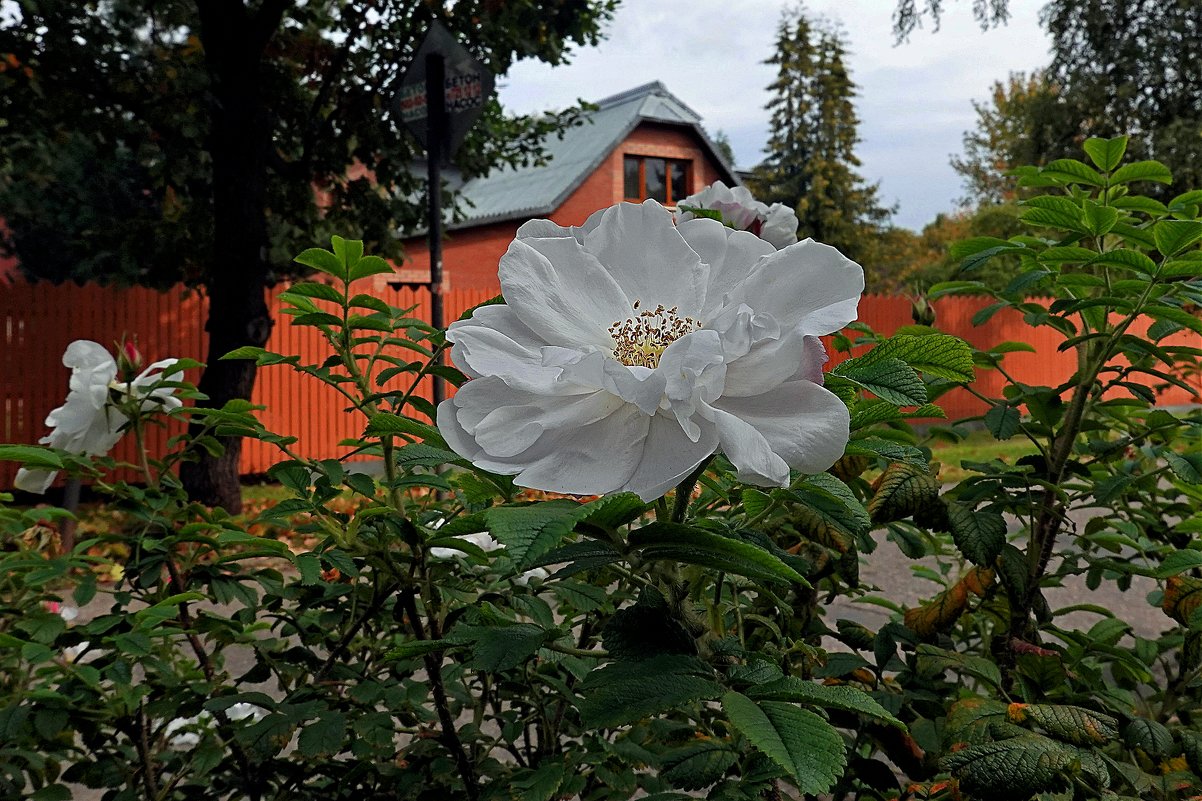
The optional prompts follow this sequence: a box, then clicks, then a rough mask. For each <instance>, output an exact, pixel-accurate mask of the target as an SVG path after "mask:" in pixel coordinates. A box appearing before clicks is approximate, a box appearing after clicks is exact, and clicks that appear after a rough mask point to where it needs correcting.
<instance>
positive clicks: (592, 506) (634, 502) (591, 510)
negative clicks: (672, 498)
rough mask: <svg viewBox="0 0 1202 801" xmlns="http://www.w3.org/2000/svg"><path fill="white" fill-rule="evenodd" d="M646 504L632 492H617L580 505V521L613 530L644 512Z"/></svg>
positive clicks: (636, 518) (646, 507)
mask: <svg viewBox="0 0 1202 801" xmlns="http://www.w3.org/2000/svg"><path fill="white" fill-rule="evenodd" d="M647 509H648V506H647V504H645V503H643V501H642V499H641V498H639V496H638V495H635V494H634V493H633V492H619V493H616V494H614V495H606V496H605V497H603V498H598V499H597V500H595V501H589V502H588V503H586V504H584V505H583V506H582V507H580V523H582V524H588V525H593V526H598V527H600V528H603V529H606V530H609V531H613V530H615V529H617V528H618V527H619V526H624V525H626V524H627V523H630V522H632V521H634V520H638V518H639V517H640V516H641V515H642V514H643V513H644V512H646V511H647Z"/></svg>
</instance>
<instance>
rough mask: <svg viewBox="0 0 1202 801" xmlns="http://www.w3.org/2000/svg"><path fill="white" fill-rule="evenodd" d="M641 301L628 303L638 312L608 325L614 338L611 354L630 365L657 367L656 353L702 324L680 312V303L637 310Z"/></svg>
mask: <svg viewBox="0 0 1202 801" xmlns="http://www.w3.org/2000/svg"><path fill="white" fill-rule="evenodd" d="M639 304H640V301H637V300H636V301H635V302H634V304H633V306H632V307H631V308H632V309H633V310H634V311H636V312H638V314H636V315H634V316H632V317H627V318H626V319H625V320H621V321H614V324H613V325H611V326H610V327H609V333H610V336H612V337H613V338H614V358H615V359H617V360H618V361H620V362H621V363H622V364H625V365H627V366H629V367H650V368H651V369H653V370H654V369H655V368H656V367H659V357H660V356H662V355H663V352H664V351H665V350H667V348H668V346H669V345H671V344H672V343H673V342H675V341H676V340H678V339H680V338H681V337H682V336H684V335H685V334H691V333H693V332H694V331H696V330H697V329H699V328H701V323H699V322H698V321H696V320H694V319H693V318H692V317H688V316H681V314H680V307H679V306H673V307H672V308H670V309H665V308H664V305H663V304H662V303H661V304H659V305H658V306H656V307H655V309H654V310H652V309H644V310H643V311H641V312H640V311H638V309H639Z"/></svg>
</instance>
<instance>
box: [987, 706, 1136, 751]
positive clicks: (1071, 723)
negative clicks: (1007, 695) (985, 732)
mask: <svg viewBox="0 0 1202 801" xmlns="http://www.w3.org/2000/svg"><path fill="white" fill-rule="evenodd" d="M1009 717H1010V720H1011V721H1012V722H1014V723H1034V724H1035V725H1037V726H1039V727H1040V728H1041V729H1043V730H1044V731H1046V732H1047V733H1048V734H1050V735H1052V736H1053V737H1056V738H1058V739H1061V740H1064V741H1065V742H1069V743H1073V744H1074V745H1105V744H1106V743H1108V742H1110V741H1111V740H1113V739H1115V738H1116V737H1118V736H1119V730H1118V721H1117V720H1115V719H1114V718H1113V717H1111V716H1110V715H1107V714H1104V713H1102V712H1095V711H1093V710H1092V709H1085V708H1083V707H1079V706H1072V705H1070V704H1011V705H1010V709H1009Z"/></svg>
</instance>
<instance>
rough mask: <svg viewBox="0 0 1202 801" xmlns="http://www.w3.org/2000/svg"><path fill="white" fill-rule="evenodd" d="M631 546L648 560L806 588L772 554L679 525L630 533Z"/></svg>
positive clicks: (659, 525)
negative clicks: (677, 563)
mask: <svg viewBox="0 0 1202 801" xmlns="http://www.w3.org/2000/svg"><path fill="white" fill-rule="evenodd" d="M629 542H630V547H631V548H632V549H633V550H635V551H637V552H638V554H639V556H640V557H641V558H643V559H647V560H666V561H671V562H679V563H682V564H688V565H700V566H702V567H709V568H712V569H714V570H721V571H724V572H726V573H733V574H734V575H737V576H746V577H748V578H754V579H759V580H761V581H770V582H778V583H786V584H801V585H803V586H809V582H807V581H806V580H805V578H804V577H803V576H802V575H801V574H800V573H798V572H797V571H796V570H794V569H793V568H791V567H789V566H788V565H787V564H785V563H784V562H783V561H781V559H780V558H779V557H778V556H776V555H775V554H772V553H769V552H768V551H766V550H764V549H763V548H759V547H757V546H755V545H752V544H751V543H748V542H744V541H742V540H736V539H731V538H729V537H723V536H722V535H720V534H715V533H713V532H711V531H707V530H705V529H701V528H694V527H692V526H685V525H681V524H679V523H652V524H650V525H648V526H644V527H643V528H640V529H638V530H636V531H633V532H631V534H630V538H629Z"/></svg>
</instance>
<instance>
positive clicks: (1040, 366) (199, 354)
mask: <svg viewBox="0 0 1202 801" xmlns="http://www.w3.org/2000/svg"><path fill="white" fill-rule="evenodd" d="M281 289H282V287H281ZM279 291H280V290H279V289H277V290H276V291H275V292H273V293H272V296H271V300H270V308H271V310H272V316H273V318H274V319H275V320H276V326H275V329H274V331H273V333H272V336H271V341H270V342H269V343H268V349H269V350H273V351H276V352H278V353H285V354H299V355H300V356H301V359H302V361H304V362H307V363H315V362H316V363H320V362H321V361H322V360H324V358H325V357H326V356H327V355H328V351H327V349H326V347H325V346H324V344H323V342H322V340H321V337H320V334H319V333H318V332H317V331H316V330H314V329H312V328H301V327H293V326H290V325H289V324H288V320H289V318H288V317H287V316H286V315H281V314H280V313H279V311H280V303H279V301H278V299H277V296H278V293H279ZM492 294H493V293H491V292H489V291H487V290H461V291H454V292H451V293H448V295H447V297H446V316H447V319H448V320H454V319H456V318H457V317H458V316H459V315H460V314H461V313H462V312H463V310H465V309H468V308H471V307H472V306H474V305H476V304H478V303H480V302H482V301H484V300H486V299H487V298H488V297H490V296H491V295H492ZM383 299H384V300H385V301H387V302H388V303H391V304H392V305H394V306H416V307H417V308H416V309H415V311H414V316H418V317H422V318H425V319H428V315H429V292H428V291H427V290H424V289H423V290H417V291H413V290H408V289H405V290H397V291H393V292H391V295H390V296H389V297H384V298H383ZM987 302H988V301H987V300H986V299H977V298H945V299H942V300H940V301H937V302H936V303H935V309H936V313H937V315H938V326H939V328H940V329H942V330H944V331H947V332H949V333H953V334H956V335H957V336H961V337H963V338H965V339H967V340H968V341H969V342H971V343H973V344H974V345H976V346H978V347H987V346H989V345H993V344H996V343H998V342H1001V341H1004V340H1016V341H1021V342H1026V343H1028V344H1030V345H1032V346H1033V347H1034V348H1035V349H1036V351H1037V352H1036V353H1013V354H1010V355H1009V356H1007V358H1006V361H1005V364H1006V367H1007V369H1008V371H1009V372H1010V374H1011V375H1013V376H1014V377H1015V378H1016V379H1018V380H1020V381H1023V382H1026V383H1030V384H1043V385H1056V384H1058V383H1060V382H1061V381H1063V380H1064V379H1065V378H1067V377H1068V376H1069V375H1071V374H1072V372H1073V370H1074V368H1075V364H1074V363H1073V355H1072V354H1071V353H1067V352H1066V353H1061V352H1058V351H1057V350H1056V348H1057V346H1058V345H1059V344H1060V342H1061V338H1060V337H1059V336H1058V335H1057V334H1055V332H1053V331H1052V330H1051V329H1049V328H1040V329H1033V328H1030V327H1029V326H1026V325H1025V324H1024V323H1023V322H1022V319H1021V316H1020V315H1018V314H1016V313H1014V312H1011V311H1003V312H1002V313H1000V314H998V315H996V316H994V317H993V318H992V319H991V320H990V321H989V323H988V324H987V325H985V326H983V327H980V328H975V327H973V326H972V323H971V319H972V316H973V314H974V313H975V312H976V311H977V310H978V309H980V308H981V307H982V306H984V305H985V304H986V303H987ZM206 313H207V301H206V299H205V297H204V295H203V294H202V293H200V292H198V291H195V290H188V289H184V288H176V289H173V290H171V291H168V292H156V291H154V290H150V289H136V288H135V289H116V288H111V287H99V286H93V285H88V286H82V287H81V286H76V285H74V284H65V285H62V286H52V285H50V284H48V283H37V284H29V283H25V282H23V281H16V282H14V283H12V284H10V285H7V286H6V285H4V283H3V281H2V280H0V337H2V340H0V442H7V443H33V442H36V441H37V439H38V438H39V437H41V436H42V435H43V434H45V425H44V422H43V421H44V420H45V417H46V414H47V413H48V412H49V411H50V410H51V409H53V408H54V407H55V406H58V405H59V404H61V403H62V402H63V398H64V397H65V396H66V391H67V378H68V373H67V370H66V369H65V368H63V367H62V361H61V360H62V354H63V351H64V350H65V349H66V346H67V344H68V343H70V342H71V341H72V340H75V339H92V340H95V341H96V342H99V343H101V344H104V345H106V346H107V345H110V344H111V343H112V342H114V341H115V340H117V339H119V338H121V337H122V336H123V335H125V334H130V335H134V334H136V335H137V337H138V341H139V343H140V345H141V348H142V351H143V352H144V353H145V354H146V356H147V359H148V360H150V359H160V358H164V357H167V356H181V357H191V358H194V359H198V360H203V359H204V358H205V355H206V347H207V337H206V335H205V332H204V320H205V316H206ZM860 319H861V320H863V321H865V322H867V323H868V324H869V325H871V326H872V327H873V328H874V329H876V330H877V331H880V332H882V333H892V332H893V331H895V330H896V329H897V328H898V327H899V326H902V325H907V324H909V323H910V322H911V320H910V304H909V301H908V300H906V299H904V298H900V297H896V296H891V297H881V296H867V297H865V298H864V300H863V302H862V303H861V305H860ZM1142 332H1143V331H1142V329H1135V330H1132V333H1135V334H1140V333H1142ZM1169 341H1171V342H1177V343H1179V344H1181V343H1188V344H1191V345H1195V346H1197V345H1199V344H1200V343H1199V337H1198V336H1197V335H1196V334H1194V333H1192V332H1185V333H1180V334H1177V335H1175V336H1174V337H1173V338H1171V339H1170V340H1169ZM837 358H838V357H837V356H836V360H837ZM978 375H979V383H978V385H977V386H978V389H979V390H980V391H981V392H983V393H984V394H986V395H989V396H993V397H998V396H999V395H1000V391H1001V386H1002V384H1003V380H1002V377H1001V376H1000V375H998V374H997V373H996V371H980V372H979V373H978ZM189 378H190V379H191V380H193V381H195V380H196V379H197V376H196V375H190V376H189ZM1183 378H1185V379H1186V380H1187V381H1189V383H1190V384H1191V385H1193V386H1196V387H1198V388H1199V390H1198V391H1197V392H1195V393H1194V395H1193V396H1191V395H1190V394H1189V393H1187V392H1185V391H1184V390H1182V389H1179V388H1170V389H1169V390H1168V391H1167V392H1165V393H1163V394H1162V396H1161V402H1162V403H1164V404H1178V403H1191V402H1198V401H1199V400H1200V399H1202V397H1200V396H1202V380H1200V378H1199V376H1198V375H1196V374H1195V375H1192V376H1183ZM427 397H428V395H427ZM253 401H254V402H255V403H257V404H263V405H265V406H266V407H267V409H266V411H264V412H262V413H261V419H262V420H263V422H264V424H265V425H266V426H267V427H268V428H269V429H270V430H272V431H275V432H277V433H280V434H288V435H292V436H296V437H298V438H299V441H298V442H297V444H296V446H295V450H296V451H297V452H298V453H300V454H302V455H305V456H314V457H322V458H326V457H337V456H340V455H344V454H345V453H346V452H347V449H346V448H342V447H339V446H338V442H339V441H340V440H343V439H348V438H352V437H356V436H358V434H360V433H361V431H362V428H363V419H362V417H361V416H360V415H357V414H346V413H344V412H345V410H346V403H345V401H344V399H342V398H341V396H339V395H338V394H337V393H336V392H334V391H332V390H331V389H329V388H328V387H326V386H325V385H323V384H321V383H320V382H318V381H316V380H314V379H312V378H309V377H308V376H303V375H299V374H297V373H295V372H293V371H292V370H291V369H290V368H289V367H287V366H282V365H281V366H273V367H265V368H261V369H260V370H259V375H258V379H257V381H256V383H255V392H254V398H253ZM940 403H941V405H942V406H943V407H944V408H945V410H946V411H947V413H948V416H949V417H951V418H953V419H956V418H960V417H968V416H972V415H978V414H981V413H982V412H983V407H982V404H981V403H980V401H978V400H977V399H975V398H973V397H972V396H971V395H969V394H968V393H967V392H965V391H963V390H956V391H954V392H952V393H950V394H949V395H947V396H945V397H944V398H943V399H941V401H940ZM165 438H166V432H158V433H157V435H156V436H154V437H152V439H151V442H152V444H155V445H156V446H158V447H161V446H162V443H163V442H164V441H165ZM130 439H131V438H128V437H127V438H126V439H125V440H124V441H123V442H122V443H121V445H120V446H119V447H118V450H117V451H116V453H115V455H116V456H117V457H118V458H121V459H130V458H131V457H132V455H133V454H132V447H133V444H132V442H131V441H130ZM279 458H280V457H279V452H278V451H277V450H276V449H275V448H274V447H272V446H268V445H264V444H262V443H259V442H247V443H246V444H245V446H244V448H243V451H242V464H241V469H242V472H243V473H244V474H250V473H261V472H264V471H265V470H266V469H267V468H268V467H270V466H271V465H272V464H274V463H275V462H277V461H279ZM15 472H16V467H15V465H13V464H11V463H0V487H11V486H12V479H13V476H14V475H15Z"/></svg>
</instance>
